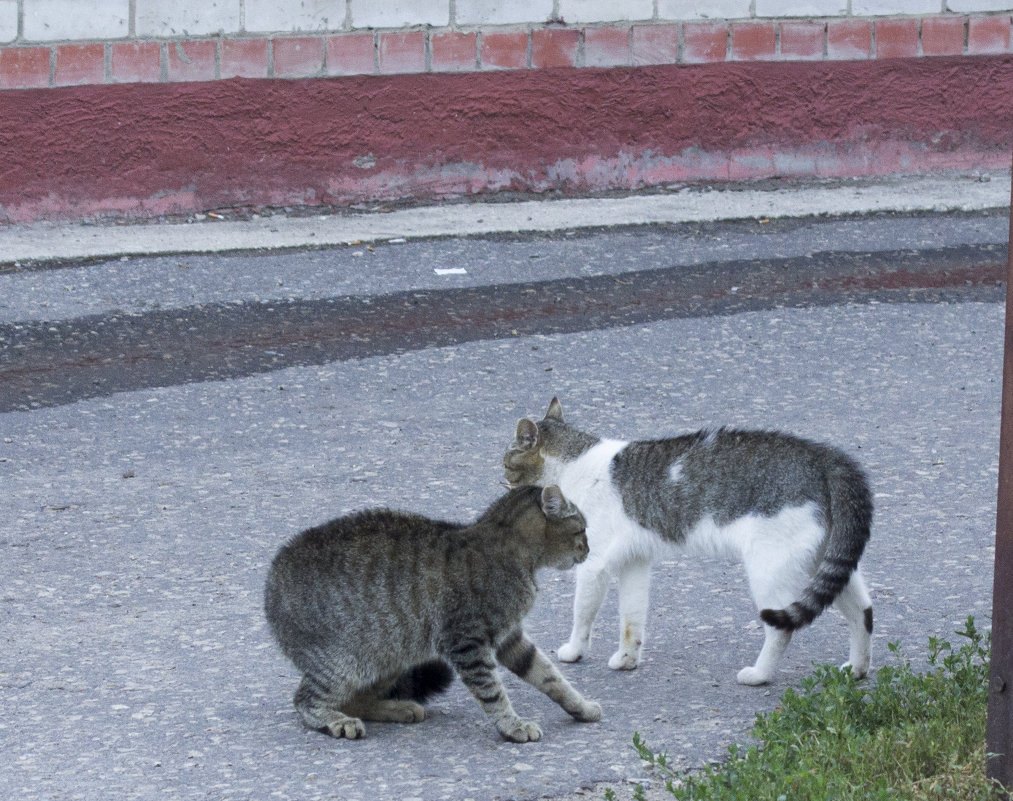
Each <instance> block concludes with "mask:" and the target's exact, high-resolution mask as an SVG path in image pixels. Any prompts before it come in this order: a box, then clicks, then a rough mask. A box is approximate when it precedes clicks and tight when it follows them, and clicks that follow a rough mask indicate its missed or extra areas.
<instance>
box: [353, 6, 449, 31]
mask: <svg viewBox="0 0 1013 801" xmlns="http://www.w3.org/2000/svg"><path fill="white" fill-rule="evenodd" d="M351 8H352V25H353V27H356V28H404V27H407V26H409V25H438V26H442V25H449V24H450V0H351Z"/></svg>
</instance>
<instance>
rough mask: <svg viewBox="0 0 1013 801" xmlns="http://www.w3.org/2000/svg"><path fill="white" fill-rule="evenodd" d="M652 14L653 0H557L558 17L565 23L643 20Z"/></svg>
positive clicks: (649, 17)
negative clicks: (616, 0)
mask: <svg viewBox="0 0 1013 801" xmlns="http://www.w3.org/2000/svg"><path fill="white" fill-rule="evenodd" d="M653 16H654V0H625V2H623V3H617V2H615V0H559V17H560V19H562V20H563V21H564V22H566V23H574V22H580V23H587V22H614V21H616V20H645V19H651V18H652V17H653Z"/></svg>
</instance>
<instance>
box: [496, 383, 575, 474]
mask: <svg viewBox="0 0 1013 801" xmlns="http://www.w3.org/2000/svg"><path fill="white" fill-rule="evenodd" d="M553 423H556V424H559V425H562V424H563V410H562V407H561V406H560V404H559V399H558V398H553V399H552V403H550V404H549V411H548V412H546V414H545V417H544V418H543V419H542V421H541V422H540V423H535V422H534V421H532V420H529V419H527V418H524V419H522V420H518V421H517V430H516V432H515V433H514V441H513V443H511V445H510V447H509V448H507V452H506V454H505V455H504V456H503V468H504V470H505V471H506V480H507V483H508V484H509V485H510V486H511V487H520V486H522V485H524V484H537V485H544V484H545V483H546V478H547V477H546V475H545V457H546V455H549V456H551V455H553V454H552V453H551V450H552V449H551V445H550V443H549V442H548V440H549V436H548V434H549V430H550V427H551V426H552V425H553Z"/></svg>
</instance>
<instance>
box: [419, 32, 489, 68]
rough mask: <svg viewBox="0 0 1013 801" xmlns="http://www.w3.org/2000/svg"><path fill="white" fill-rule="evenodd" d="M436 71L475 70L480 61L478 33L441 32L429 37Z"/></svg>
mask: <svg viewBox="0 0 1013 801" xmlns="http://www.w3.org/2000/svg"><path fill="white" fill-rule="evenodd" d="M429 45H430V47H431V48H432V55H433V59H432V68H433V71H434V72H461V71H463V70H473V69H475V65H476V64H477V63H478V35H477V34H474V33H453V32H451V33H440V34H433V35H432V36H431V37H430V39H429Z"/></svg>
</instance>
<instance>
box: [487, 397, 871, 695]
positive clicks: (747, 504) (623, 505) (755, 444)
mask: <svg viewBox="0 0 1013 801" xmlns="http://www.w3.org/2000/svg"><path fill="white" fill-rule="evenodd" d="M503 465H504V467H505V468H506V478H507V481H508V482H509V483H510V484H511V485H518V484H558V485H559V487H560V488H561V489H562V491H563V492H564V493H565V494H566V497H567V498H569V499H570V500H571V501H573V502H574V503H576V504H577V505H578V506H579V507H580V509H581V511H582V512H583V513H584V516H585V517H586V519H587V537H588V544H589V545H590V547H591V553H590V556H589V557H588V559H587V560H586V561H585V562H584V563H583V564H582V565H581V566H580V567H579V568H578V570H577V588H576V595H575V598H574V604H573V631H572V633H571V634H570V639H569V641H568V642H567V643H565V644H564V645H563V646H561V647H560V649H559V652H558V654H559V658H560V659H561V660H562V661H564V662H573V661H576V660H578V659H580V658H581V656H582V654H583V653H584V651H585V649H586V648H587V645H588V640H589V638H590V634H591V624H592V622H593V621H594V618H595V616H596V615H597V614H598V609H599V607H600V606H601V603H602V599H603V598H604V596H605V591H606V589H607V586H608V579H609V576H610V575H614V576H616V577H617V578H618V581H619V617H620V621H619V623H620V625H619V631H620V640H619V650H618V651H616V652H615V654H613V655H612V658H611V659H609V667H611V668H614V669H619V670H622V669H625V670H630V669H633V668H635V667H636V666H637V664H638V663H639V661H640V653H641V646H642V645H643V642H644V620H645V618H646V616H647V597H648V586H649V582H650V570H651V564H652V562H653V561H655V560H656V559H657V558H658V556H659V555H660V554H661V553H663V551H664V546H666V545H674V546H678V547H681V548H684V549H686V550H688V551H690V552H694V551H695V552H698V553H702V554H709V555H724V554H728V555H735V556H738V557H739V558H741V559H742V561H743V563H744V564H745V567H746V574H747V576H748V579H749V586H750V589H751V590H752V594H753V599H754V601H755V602H756V605H757V608H758V609H759V610H760V618H761V619H762V620H763V622H764V624H765V625H764V642H763V648H762V649H761V651H760V655H759V657H758V658H757V660H756V664H755V665H753V666H752V667H745V668H743V669H742V670H740V671H739V674H738V680H739V682H740V683H742V684H764V683H766V682H769V681H770V680H771V679H772V678H773V676H774V672H775V669H776V666H777V662H778V660H779V659H780V657H781V654H783V653H784V650H785V648H786V647H787V646H788V642H789V641H790V640H791V635H792V632H793V631H794V630H795V629H798V628H800V627H801V626H804V625H806V624H808V623H810V622H812V620H813V619H814V618H815V617H816V616H817V615H818V614H820V612H822V611H823V610H824V609H825V608H826V607H827V606H828V605H830V604H831V603H832V604H833V605H834V606H835V607H836V608H837V609H838V610H840V611H841V612H842V613H843V614H844V617H845V618H846V619H847V621H848V627H849V631H850V639H851V647H850V655H849V659H848V662H847V663H846V664H845V665H844V667H848V666H850V668H851V670H852V672H853V673H854V675H855V676H856V677H861V676H864V675H865V674H866V673H867V672H868V670H869V659H870V635H871V633H872V606H871V602H870V600H869V593H868V591H867V590H866V587H865V582H864V581H863V580H862V576H861V574H860V573H859V572H858V560H859V558H860V557H861V555H862V551H863V550H864V548H865V543H866V541H867V540H868V539H869V527H870V525H871V522H872V498H871V494H870V492H869V487H868V484H867V482H866V478H865V475H864V473H863V472H862V470H861V468H860V467H859V466H858V465H857V464H856V463H855V462H854V461H853V460H852V459H850V458H849V457H848V456H846V455H845V454H843V453H841V452H840V451H838V450H835V449H834V448H831V447H828V446H826V445H820V444H817V443H815V442H809V441H807V440H804V439H799V438H797V437H792V436H789V435H787V434H780V433H774V432H765V431H737V430H728V429H719V430H717V431H699V432H697V433H695V434H688V435H685V436H681V437H675V438H672V439H661V440H654V441H642V442H621V441H618V440H606V439H600V438H599V437H596V436H594V435H593V434H587V433H584V432H582V431H578V430H577V429H576V428H574V427H572V426H570V425H568V424H567V423H565V422H563V413H562V409H561V407H560V404H559V401H558V400H557V399H556V398H553V399H552V403H551V405H550V406H549V410H548V413H547V414H546V415H545V418H544V419H543V420H541V421H539V422H537V423H535V422H533V421H532V420H521V421H519V422H518V423H517V431H516V437H515V439H514V442H513V444H512V445H511V446H510V448H509V449H508V450H507V452H506V455H505V456H504V457H503Z"/></svg>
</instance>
